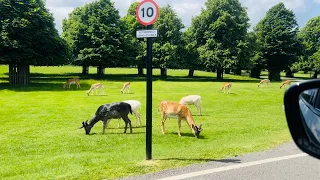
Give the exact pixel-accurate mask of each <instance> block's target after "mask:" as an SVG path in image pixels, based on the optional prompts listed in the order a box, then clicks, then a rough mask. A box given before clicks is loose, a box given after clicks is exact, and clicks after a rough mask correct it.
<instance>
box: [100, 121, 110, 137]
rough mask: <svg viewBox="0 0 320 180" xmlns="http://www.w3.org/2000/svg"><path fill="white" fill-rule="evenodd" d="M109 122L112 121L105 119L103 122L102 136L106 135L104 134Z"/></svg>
mask: <svg viewBox="0 0 320 180" xmlns="http://www.w3.org/2000/svg"><path fill="white" fill-rule="evenodd" d="M109 121H110V120H108V119H104V120H103V126H102V134H104V132H105V130H106V128H107V126H108V124H109Z"/></svg>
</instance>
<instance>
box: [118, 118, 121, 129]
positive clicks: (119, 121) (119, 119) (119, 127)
mask: <svg viewBox="0 0 320 180" xmlns="http://www.w3.org/2000/svg"><path fill="white" fill-rule="evenodd" d="M120 122H121V118H119V121H118V128H120Z"/></svg>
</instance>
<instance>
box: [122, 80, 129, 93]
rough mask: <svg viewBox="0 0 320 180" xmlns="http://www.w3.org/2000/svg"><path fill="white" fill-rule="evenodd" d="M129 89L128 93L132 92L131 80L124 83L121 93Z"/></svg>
mask: <svg viewBox="0 0 320 180" xmlns="http://www.w3.org/2000/svg"><path fill="white" fill-rule="evenodd" d="M126 90H127V92H128V93H130V82H126V83H124V84H123V87H122V89H121V93H122V94H123V93H125V91H126Z"/></svg>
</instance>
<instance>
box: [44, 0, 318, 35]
mask: <svg viewBox="0 0 320 180" xmlns="http://www.w3.org/2000/svg"><path fill="white" fill-rule="evenodd" d="M92 1H94V0H46V5H47V8H49V10H50V11H51V12H52V13H53V15H54V18H55V23H56V27H57V29H58V30H59V32H61V23H62V19H64V18H66V17H68V14H69V13H70V12H72V11H73V9H74V8H75V7H78V6H82V5H84V4H86V3H89V2H92ZM112 1H113V2H114V3H115V7H116V8H117V9H119V12H120V15H121V16H124V15H125V14H126V11H127V9H128V8H129V6H130V4H131V3H132V2H134V1H141V0H112ZM155 1H156V2H157V4H158V5H159V6H164V5H166V4H170V5H171V6H172V7H173V8H174V9H175V11H176V12H177V14H178V15H179V16H180V17H181V19H182V21H183V23H184V24H185V26H186V27H188V26H190V23H191V18H192V17H194V16H196V15H198V14H199V13H200V10H201V8H202V7H204V3H205V2H206V0H155ZM240 2H241V3H242V5H243V6H244V7H247V11H248V15H249V18H250V23H251V25H252V26H255V25H256V24H257V23H258V22H259V21H260V20H261V19H262V18H263V17H264V16H265V13H266V12H267V10H268V9H270V8H271V7H272V6H274V5H275V4H277V3H278V2H283V3H284V4H285V5H286V7H287V8H289V9H291V10H293V12H294V13H295V14H296V17H297V21H298V24H299V26H300V27H302V26H304V25H305V24H306V22H307V21H308V20H309V19H310V18H312V17H315V16H318V15H320V0H240Z"/></svg>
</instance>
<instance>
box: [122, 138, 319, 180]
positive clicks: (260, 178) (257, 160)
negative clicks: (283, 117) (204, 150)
mask: <svg viewBox="0 0 320 180" xmlns="http://www.w3.org/2000/svg"><path fill="white" fill-rule="evenodd" d="M153 179H162V180H177V179H188V180H191V179H197V180H200V179H201V180H202V179H204V180H209V179H210V180H214V179H223V180H229V179H230V180H231V179H232V180H234V179H241V180H242V179H245V180H271V179H272V180H278V179H279V180H284V179H288V180H319V179H320V160H318V159H315V158H313V157H310V156H309V155H307V154H305V153H303V152H301V151H300V150H299V149H298V148H297V147H296V145H295V144H294V143H293V142H291V143H286V144H283V145H281V146H279V147H277V148H274V149H271V150H267V151H263V152H257V153H251V154H247V155H243V156H238V157H232V158H228V159H221V160H217V161H212V162H208V163H204V164H194V165H191V166H187V167H183V168H177V169H169V170H165V171H161V172H157V173H154V174H147V175H143V176H137V177H128V178H125V180H153Z"/></svg>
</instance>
